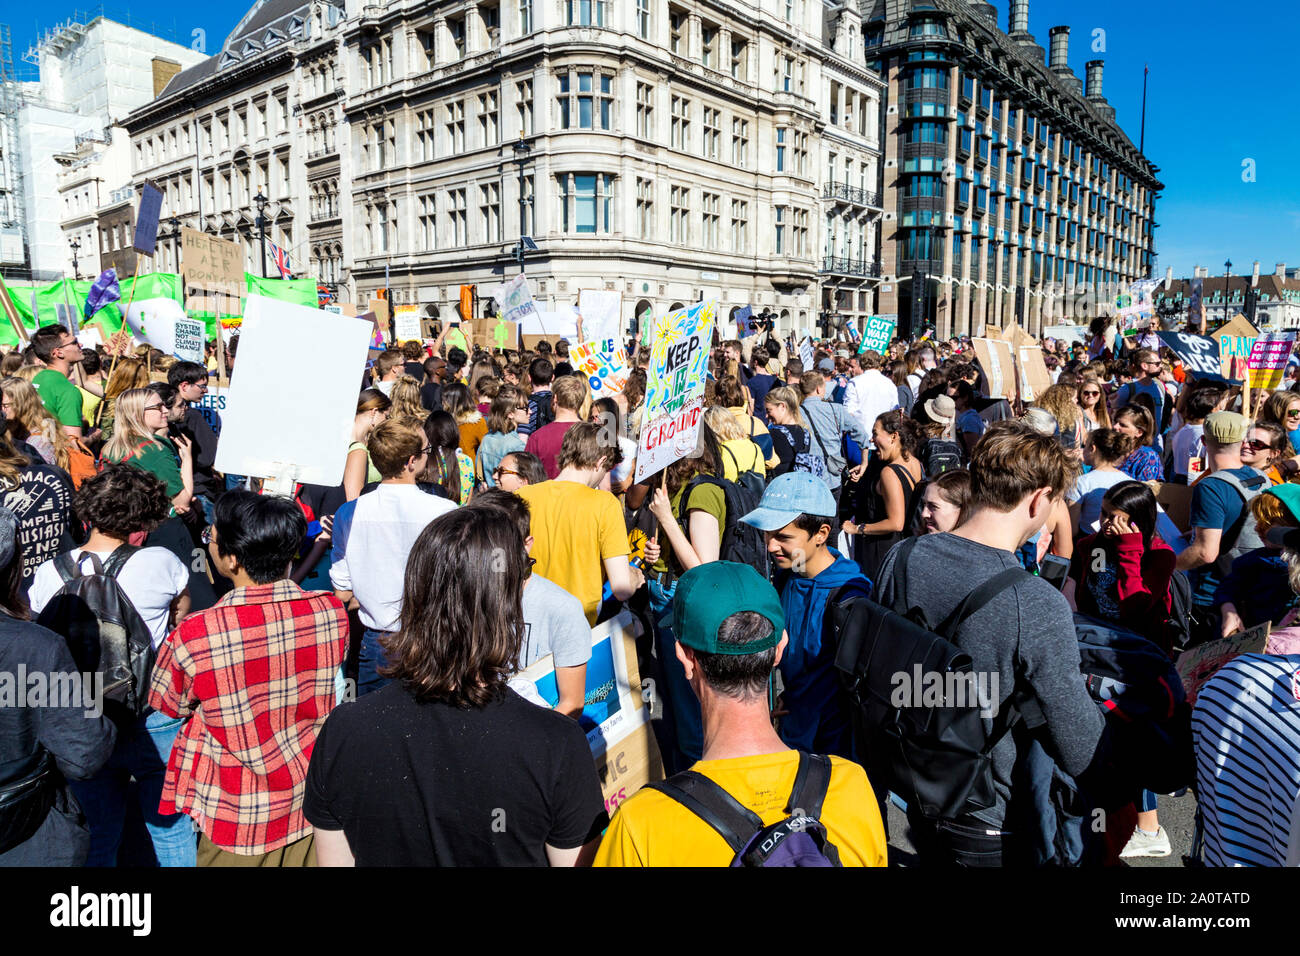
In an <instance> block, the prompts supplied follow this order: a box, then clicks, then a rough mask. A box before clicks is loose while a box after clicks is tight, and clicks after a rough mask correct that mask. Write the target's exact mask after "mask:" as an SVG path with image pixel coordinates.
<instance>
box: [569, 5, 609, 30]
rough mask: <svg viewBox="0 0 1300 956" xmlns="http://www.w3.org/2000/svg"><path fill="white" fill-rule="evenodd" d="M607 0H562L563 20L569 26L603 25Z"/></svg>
mask: <svg viewBox="0 0 1300 956" xmlns="http://www.w3.org/2000/svg"><path fill="white" fill-rule="evenodd" d="M606 6H608V2H607V0H564V21H565V23H566V24H567V25H568V26H571V27H603V26H604V25H605V8H606Z"/></svg>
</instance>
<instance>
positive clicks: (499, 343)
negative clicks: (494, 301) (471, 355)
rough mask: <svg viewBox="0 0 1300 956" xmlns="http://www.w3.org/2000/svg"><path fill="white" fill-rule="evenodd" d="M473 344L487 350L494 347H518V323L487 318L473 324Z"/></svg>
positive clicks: (504, 348) (502, 348)
mask: <svg viewBox="0 0 1300 956" xmlns="http://www.w3.org/2000/svg"><path fill="white" fill-rule="evenodd" d="M474 344H475V345H477V346H479V347H480V348H485V349H487V350H488V351H489V352H490V351H492V350H494V349H501V350H502V351H505V350H506V349H517V348H519V324H518V323H517V322H507V321H506V320H505V319H502V318H497V319H489V320H487V321H486V322H479V323H477V324H476V325H475V326H474Z"/></svg>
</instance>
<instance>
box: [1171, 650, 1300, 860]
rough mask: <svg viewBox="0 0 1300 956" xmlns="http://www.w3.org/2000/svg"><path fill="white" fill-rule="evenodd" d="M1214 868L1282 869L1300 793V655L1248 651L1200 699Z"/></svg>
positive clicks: (1200, 769)
mask: <svg viewBox="0 0 1300 956" xmlns="http://www.w3.org/2000/svg"><path fill="white" fill-rule="evenodd" d="M1192 734H1193V736H1194V739H1195V742H1196V787H1197V800H1198V802H1199V806H1200V811H1201V819H1202V823H1203V825H1204V830H1205V851H1204V859H1205V863H1206V865H1208V866H1283V865H1284V864H1285V862H1286V858H1287V845H1288V840H1289V834H1290V831H1291V818H1292V813H1293V810H1294V809H1295V807H1296V794H1297V793H1300V654H1291V655H1286V656H1273V655H1264V654H1243V655H1241V656H1240V657H1237V658H1234V659H1233V660H1231V661H1229V662H1228V663H1227V664H1224V665H1223V667H1221V668H1220V669H1219V671H1218V672H1217V673H1216V674H1215V675H1214V676H1213V677H1212V678H1210V680H1209V682H1208V683H1206V685H1205V686H1204V687H1203V688H1202V689H1201V691H1200V693H1199V695H1198V696H1197V698H1196V708H1195V710H1193V712H1192Z"/></svg>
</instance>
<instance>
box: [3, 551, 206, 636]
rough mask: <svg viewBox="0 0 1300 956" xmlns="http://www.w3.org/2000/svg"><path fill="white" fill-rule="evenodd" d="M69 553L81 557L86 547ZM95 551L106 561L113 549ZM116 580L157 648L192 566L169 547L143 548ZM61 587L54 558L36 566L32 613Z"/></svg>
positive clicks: (85, 569)
mask: <svg viewBox="0 0 1300 956" xmlns="http://www.w3.org/2000/svg"><path fill="white" fill-rule="evenodd" d="M69 553H70V554H71V555H72V557H73V559H74V560H77V559H79V558H80V557H81V555H82V553H83V549H81V548H73V549H72V551H70V552H69ZM92 553H93V554H96V555H98V556H99V560H100V561H101V562H104V561H107V560H108V556H109V555H110V554H112V553H113V552H112V551H94V552H92ZM90 570H91V564H90V562H89V561H86V562H84V563H83V564H82V565H81V571H82V573H83V574H89V573H90ZM117 583H118V584H120V585H121V586H122V590H123V591H124V592H125V593H126V596H127V597H128V598H129V599H130V601H131V603H132V604H133V605H135V609H136V611H138V612H139V613H140V617H142V618H143V619H144V622H145V624H147V625H148V626H149V634H150V636H151V637H152V638H153V646H154V648H155V649H157V648H158V646H159V645H160V644H162V642H163V641H164V640H166V639H167V624H168V621H167V616H168V613H169V612H170V611H171V606H172V601H174V600H176V595H178V594H180V593H181V592H182V591H184V590H185V589H186V588H187V587H189V584H190V572H189V570H188V569H187V568H186V567H185V565H184V564H183V563H181V559H180V558H178V557H176V555H174V554H172V553H171V552H170V551H168V550H167V549H166V548H141V549H140V550H139V551H137V552H136V553H135V554H133V555H131V557H129V558H127V559H126V563H125V564H124V565H122V569H121V570H120V571H118V573H117ZM62 587H63V578H61V577H60V576H59V570H58V568H56V567H55V566H54V562H53V561H52V560H51V561H46V562H45V563H44V564H42V565H41V566H40V567H39V568H37V569H36V575H35V577H33V578H32V589H31V591H29V592H28V595H27V596H28V598H29V599H30V600H31V603H32V616H33V617H35V616H36V615H37V614H40V612H41V611H42V610H44V608H45V605H47V604H49V603H50V599H51V598H52V597H54V595H55V594H57V593H58V592H59V590H60V589H62Z"/></svg>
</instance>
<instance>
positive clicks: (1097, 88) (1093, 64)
mask: <svg viewBox="0 0 1300 956" xmlns="http://www.w3.org/2000/svg"><path fill="white" fill-rule="evenodd" d="M1105 65H1106V62H1105V61H1104V60H1089V61H1088V65H1087V71H1088V72H1087V80H1086V82H1085V83H1084V87H1083V92H1084V95H1085V96H1086V97H1087V98H1088V99H1090V100H1099V99H1102V94H1101V71H1102V68H1103V67H1105Z"/></svg>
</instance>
